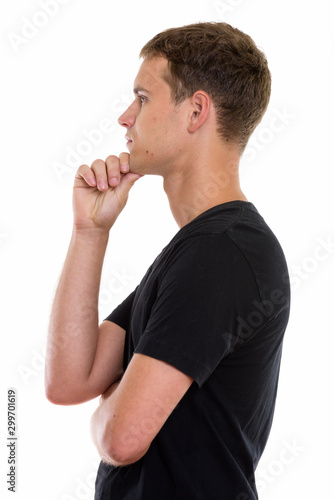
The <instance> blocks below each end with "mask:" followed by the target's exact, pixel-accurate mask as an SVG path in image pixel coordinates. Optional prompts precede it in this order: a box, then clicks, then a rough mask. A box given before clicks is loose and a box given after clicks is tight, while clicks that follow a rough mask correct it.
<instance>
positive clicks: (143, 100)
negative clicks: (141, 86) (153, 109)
mask: <svg viewBox="0 0 334 500" xmlns="http://www.w3.org/2000/svg"><path fill="white" fill-rule="evenodd" d="M138 99H139V101H140V104H141V105H142V104H144V102H145V101H146V99H147V98H146V97H145V96H143V95H139V96H138Z"/></svg>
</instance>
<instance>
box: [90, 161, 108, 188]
mask: <svg viewBox="0 0 334 500" xmlns="http://www.w3.org/2000/svg"><path fill="white" fill-rule="evenodd" d="M91 169H92V170H93V172H94V173H95V177H96V185H97V189H98V190H99V191H106V190H107V189H108V179H107V167H106V164H105V162H104V161H103V160H100V159H98V160H95V161H93V163H92V166H91Z"/></svg>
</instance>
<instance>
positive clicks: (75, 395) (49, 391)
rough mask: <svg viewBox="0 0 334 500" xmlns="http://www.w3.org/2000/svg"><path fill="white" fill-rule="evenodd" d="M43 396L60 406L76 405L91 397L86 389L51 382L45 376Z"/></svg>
mask: <svg viewBox="0 0 334 500" xmlns="http://www.w3.org/2000/svg"><path fill="white" fill-rule="evenodd" d="M44 388H45V396H46V399H47V400H48V401H50V403H52V404H54V405H60V406H70V405H77V404H80V403H85V402H86V401H89V400H90V399H93V397H95V395H93V396H91V395H89V394H87V392H86V391H83V390H79V389H78V388H70V387H68V385H65V384H60V383H52V382H50V381H48V380H47V378H45V384H44Z"/></svg>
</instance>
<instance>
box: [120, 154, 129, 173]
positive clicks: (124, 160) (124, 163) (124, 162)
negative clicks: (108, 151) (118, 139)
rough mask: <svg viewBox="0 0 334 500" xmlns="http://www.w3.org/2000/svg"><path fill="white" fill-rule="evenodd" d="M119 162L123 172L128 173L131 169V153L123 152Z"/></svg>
mask: <svg viewBox="0 0 334 500" xmlns="http://www.w3.org/2000/svg"><path fill="white" fill-rule="evenodd" d="M119 162H120V166H121V168H120V169H121V172H122V174H126V173H128V172H129V171H130V155H129V153H121V154H120V155H119Z"/></svg>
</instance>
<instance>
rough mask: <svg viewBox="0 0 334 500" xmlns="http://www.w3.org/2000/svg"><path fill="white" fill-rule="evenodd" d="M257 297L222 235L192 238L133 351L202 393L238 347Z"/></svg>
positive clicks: (173, 261)
mask: <svg viewBox="0 0 334 500" xmlns="http://www.w3.org/2000/svg"><path fill="white" fill-rule="evenodd" d="M258 297H259V294H258V290H257V286H256V282H255V279H254V276H253V273H252V271H251V269H250V267H249V265H248V262H247V260H246V259H245V257H244V255H243V253H242V252H241V251H240V249H239V248H238V247H237V246H236V245H235V244H234V243H233V242H232V241H231V240H230V238H229V237H228V236H226V235H225V234H222V233H216V234H204V235H196V236H192V237H190V238H188V239H187V240H185V241H184V242H182V244H180V245H179V247H178V248H177V249H176V250H175V251H174V255H173V257H172V258H170V259H169V262H168V265H167V266H166V269H165V271H164V273H163V275H162V276H161V280H160V283H159V287H158V292H157V298H156V301H155V303H154V305H153V308H152V311H151V314H150V317H149V320H148V323H147V325H146V329H145V331H144V332H143V334H142V336H141V338H140V339H139V342H138V344H137V346H136V348H135V352H136V353H141V354H146V355H148V356H151V357H155V358H157V359H160V360H162V361H165V362H167V363H169V364H171V365H173V366H174V367H176V368H177V369H179V370H180V371H182V372H184V373H185V374H187V375H189V376H190V377H192V378H193V379H194V380H195V381H196V382H197V384H198V385H199V387H201V386H202V385H203V383H204V382H205V381H206V380H207V378H208V377H209V376H210V375H211V374H212V373H213V371H214V370H215V369H216V367H217V365H218V364H219V362H220V361H221V360H222V359H223V358H224V357H226V356H227V355H228V354H229V353H230V352H231V351H232V350H233V349H234V348H235V346H236V344H237V343H238V337H239V331H238V330H240V328H239V329H238V319H237V318H238V317H247V316H246V315H247V314H249V311H251V309H252V304H251V302H252V300H256V299H258Z"/></svg>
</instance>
